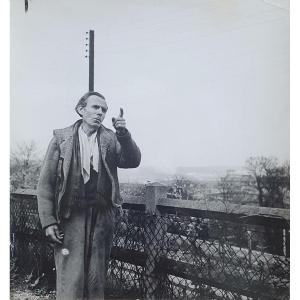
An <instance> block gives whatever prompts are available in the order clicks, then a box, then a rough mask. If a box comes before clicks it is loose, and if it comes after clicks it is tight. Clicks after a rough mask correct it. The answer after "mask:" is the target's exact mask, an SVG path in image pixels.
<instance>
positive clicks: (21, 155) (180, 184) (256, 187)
mask: <svg viewBox="0 0 300 300" xmlns="http://www.w3.org/2000/svg"><path fill="white" fill-rule="evenodd" d="M36 153H37V147H36V145H35V143H34V142H31V143H23V144H22V145H19V146H18V148H17V149H15V150H13V151H12V153H11V161H10V183H11V184H10V186H11V191H12V192H15V191H18V190H20V189H22V190H24V189H35V188H36V186H37V182H38V178H39V173H40V169H41V165H42V159H40V158H39V157H38V156H37V154H36ZM119 180H120V183H121V192H123V193H125V194H127V195H128V194H129V195H130V194H131V195H141V194H143V193H144V189H145V186H146V185H147V184H149V183H154V182H157V183H159V184H163V185H166V186H168V187H169V192H168V195H167V196H168V197H169V198H176V199H183V200H194V201H203V202H207V201H222V202H224V203H237V204H242V205H255V206H265V207H277V208H289V201H290V200H289V199H290V167H289V162H288V161H286V162H279V161H278V160H277V159H276V158H275V157H265V156H256V157H250V158H248V159H247V161H246V162H245V165H244V166H233V167H230V166H228V167H227V166H226V167H225V166H195V167H184V166H181V167H178V168H176V169H174V170H173V171H170V170H165V171H164V170H162V169H161V168H159V167H146V166H140V167H139V168H137V169H130V170H128V169H125V170H124V169H119Z"/></svg>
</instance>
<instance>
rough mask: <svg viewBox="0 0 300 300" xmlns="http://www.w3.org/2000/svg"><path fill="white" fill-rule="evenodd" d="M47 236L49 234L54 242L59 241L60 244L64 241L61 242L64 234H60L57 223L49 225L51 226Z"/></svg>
mask: <svg viewBox="0 0 300 300" xmlns="http://www.w3.org/2000/svg"><path fill="white" fill-rule="evenodd" d="M46 236H47V238H48V239H49V240H50V241H52V242H55V243H58V244H61V243H62V242H61V239H62V238H63V235H62V234H60V232H59V229H58V226H57V225H52V226H49V227H48V228H47V229H46Z"/></svg>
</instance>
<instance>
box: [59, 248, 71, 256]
mask: <svg viewBox="0 0 300 300" xmlns="http://www.w3.org/2000/svg"><path fill="white" fill-rule="evenodd" d="M61 254H62V255H63V256H67V255H69V254H70V251H69V250H68V249H67V248H63V249H61Z"/></svg>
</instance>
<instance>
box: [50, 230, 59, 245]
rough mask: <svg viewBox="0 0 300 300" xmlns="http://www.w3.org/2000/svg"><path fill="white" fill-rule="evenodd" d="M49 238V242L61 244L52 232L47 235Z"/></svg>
mask: <svg viewBox="0 0 300 300" xmlns="http://www.w3.org/2000/svg"><path fill="white" fill-rule="evenodd" d="M49 237H50V239H51V241H53V242H55V243H58V244H62V242H61V240H59V239H58V238H57V237H56V234H55V233H54V232H51V233H50V234H49Z"/></svg>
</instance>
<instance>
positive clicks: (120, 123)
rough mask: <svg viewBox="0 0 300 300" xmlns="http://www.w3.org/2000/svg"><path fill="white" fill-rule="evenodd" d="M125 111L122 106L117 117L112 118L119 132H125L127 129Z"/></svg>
mask: <svg viewBox="0 0 300 300" xmlns="http://www.w3.org/2000/svg"><path fill="white" fill-rule="evenodd" d="M123 115H124V111H123V108H120V114H119V116H118V117H117V118H112V123H113V126H114V128H115V129H116V131H117V133H120V134H122V133H124V132H125V131H126V121H125V119H124V118H123Z"/></svg>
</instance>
